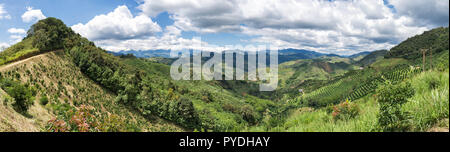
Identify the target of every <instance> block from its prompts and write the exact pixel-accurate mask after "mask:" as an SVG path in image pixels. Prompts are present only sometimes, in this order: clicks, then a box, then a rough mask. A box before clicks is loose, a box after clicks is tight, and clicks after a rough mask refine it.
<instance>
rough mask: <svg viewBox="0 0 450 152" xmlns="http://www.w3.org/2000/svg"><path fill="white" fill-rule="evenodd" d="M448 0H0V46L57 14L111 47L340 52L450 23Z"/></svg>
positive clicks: (384, 43)
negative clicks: (198, 45) (265, 47)
mask: <svg viewBox="0 0 450 152" xmlns="http://www.w3.org/2000/svg"><path fill="white" fill-rule="evenodd" d="M448 5H449V3H448V1H443V0H430V1H423V0H395V1H394V0H392V1H389V0H364V1H358V0H356V1H344V0H334V1H328V0H317V1H314V0H313V1H310V0H297V1H284V0H280V1H271V0H242V1H235V0H192V1H188V0H171V1H164V0H0V47H1V46H7V45H12V44H14V43H15V42H17V41H18V39H19V38H21V37H23V36H25V34H24V32H23V30H28V28H29V27H30V26H31V25H32V24H34V23H35V22H36V21H37V20H38V19H41V18H43V17H56V18H59V19H61V20H63V21H64V22H65V23H66V24H67V25H68V26H71V27H72V28H73V29H74V30H75V31H76V32H78V33H80V34H82V35H83V36H85V37H87V38H89V39H90V40H92V41H94V42H95V43H96V44H97V45H99V46H101V47H103V48H105V49H108V50H111V51H120V50H152V49H170V48H173V47H177V46H182V47H186V48H194V47H195V46H194V45H193V43H195V42H196V40H195V39H194V38H195V37H200V38H201V40H202V47H203V48H202V49H212V50H214V49H216V48H217V47H220V46H224V45H243V46H245V45H261V44H267V45H276V46H278V47H280V48H297V49H308V50H313V51H318V52H323V53H336V54H342V55H348V54H353V53H357V52H361V51H373V50H377V49H389V48H390V47H392V46H394V45H396V44H398V43H399V42H401V41H403V40H405V39H406V38H408V37H411V36H414V35H416V34H420V33H421V32H423V31H425V30H429V29H432V28H435V27H439V26H448V10H449V9H448V8H449V6H448Z"/></svg>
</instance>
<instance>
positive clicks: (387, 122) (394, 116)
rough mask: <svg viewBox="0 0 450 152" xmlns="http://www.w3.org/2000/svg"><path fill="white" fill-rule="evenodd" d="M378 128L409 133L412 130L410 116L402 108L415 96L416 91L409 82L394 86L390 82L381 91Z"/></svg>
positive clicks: (379, 94) (378, 91)
mask: <svg viewBox="0 0 450 152" xmlns="http://www.w3.org/2000/svg"><path fill="white" fill-rule="evenodd" d="M377 93H378V96H379V98H378V103H379V104H380V113H379V114H378V116H377V117H378V127H380V129H381V130H383V131H407V130H409V128H410V116H409V113H408V112H406V111H402V110H401V106H402V105H403V104H405V103H406V102H408V98H410V97H412V96H413V95H414V93H415V92H414V89H413V88H412V86H411V84H410V83H408V82H405V83H401V84H397V85H394V84H392V83H390V82H389V81H387V82H386V84H385V85H384V86H382V87H380V89H379V90H377Z"/></svg>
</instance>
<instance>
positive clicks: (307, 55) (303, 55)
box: [108, 48, 341, 63]
mask: <svg viewBox="0 0 450 152" xmlns="http://www.w3.org/2000/svg"><path fill="white" fill-rule="evenodd" d="M108 52H109V53H111V54H114V55H116V56H121V55H127V54H133V55H134V56H136V57H139V58H154V57H161V58H170V50H146V51H135V50H131V51H119V52H112V51H108ZM206 53H208V52H206ZM210 53H211V52H210ZM321 56H329V57H332V56H334V57H341V56H339V55H336V54H323V53H318V52H314V51H309V50H303V49H292V48H290V49H282V50H279V51H278V62H279V63H283V62H287V61H292V60H297V59H314V58H318V57H321Z"/></svg>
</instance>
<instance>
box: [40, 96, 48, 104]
mask: <svg viewBox="0 0 450 152" xmlns="http://www.w3.org/2000/svg"><path fill="white" fill-rule="evenodd" d="M39 103H40V104H41V105H44V106H45V105H47V103H48V97H47V95H44V96H42V97H41V99H40V100H39Z"/></svg>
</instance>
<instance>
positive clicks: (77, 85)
mask: <svg viewBox="0 0 450 152" xmlns="http://www.w3.org/2000/svg"><path fill="white" fill-rule="evenodd" d="M0 73H1V74H0V75H1V76H2V79H11V80H13V81H17V82H20V83H22V84H25V85H26V86H29V87H30V88H33V89H35V92H36V95H35V100H34V101H33V102H34V103H33V104H32V106H31V108H30V109H29V110H28V113H27V114H29V115H25V116H23V115H22V114H20V113H18V112H15V111H14V110H13V108H12V107H13V106H12V104H13V103H12V101H11V100H10V101H5V100H4V99H5V98H10V97H8V95H7V94H6V93H4V92H3V94H2V98H3V100H2V108H5V109H8V111H3V110H2V112H0V116H1V117H2V121H1V126H8V128H5V127H0V128H3V129H2V130H3V131H45V130H46V129H48V128H49V127H51V126H49V125H51V124H48V123H47V122H48V121H49V120H51V119H55V118H60V119H66V118H62V117H63V116H62V115H69V111H70V110H69V109H73V110H74V111H77V110H80V106H81V105H84V106H89V107H91V108H93V109H91V110H92V112H94V113H93V115H94V116H95V117H97V119H98V120H96V121H97V122H98V123H99V126H98V127H99V128H98V129H99V131H114V130H116V131H177V130H178V131H181V130H182V129H181V128H179V127H177V126H175V125H171V124H170V123H167V122H165V121H163V120H159V119H157V118H154V120H149V119H147V118H145V117H142V116H141V115H139V114H138V113H136V112H135V111H133V110H130V109H128V108H126V107H125V106H122V105H120V104H117V103H114V99H115V97H116V95H114V94H113V93H111V92H109V91H107V90H105V89H104V88H102V87H101V86H99V85H97V84H96V83H95V82H93V81H92V80H90V79H89V78H87V77H86V76H84V75H83V73H81V71H80V70H79V68H77V67H76V66H75V65H74V64H73V63H72V62H70V60H69V59H68V58H67V56H66V55H65V54H64V52H63V51H62V50H60V51H55V52H49V53H45V54H41V55H37V56H33V57H31V58H27V59H25V60H21V61H18V62H14V63H12V64H8V65H5V66H0ZM44 96H45V98H47V99H48V103H40V101H41V99H42V98H44ZM5 105H6V106H5ZM23 120H26V121H23ZM27 121H28V122H32V123H26V122H27ZM66 121H67V120H66ZM111 123H115V124H111ZM25 124H28V127H27V128H23V126H26V125H25Z"/></svg>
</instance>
